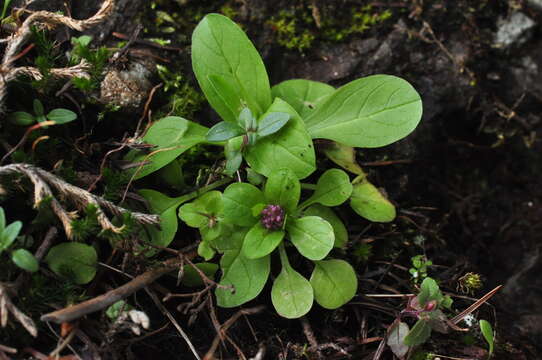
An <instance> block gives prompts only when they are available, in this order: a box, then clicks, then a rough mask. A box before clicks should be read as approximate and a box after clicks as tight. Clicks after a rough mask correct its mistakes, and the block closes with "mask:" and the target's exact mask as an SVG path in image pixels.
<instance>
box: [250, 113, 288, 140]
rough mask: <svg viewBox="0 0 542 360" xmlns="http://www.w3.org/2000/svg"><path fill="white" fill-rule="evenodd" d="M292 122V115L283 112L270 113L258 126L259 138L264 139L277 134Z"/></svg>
mask: <svg viewBox="0 0 542 360" xmlns="http://www.w3.org/2000/svg"><path fill="white" fill-rule="evenodd" d="M288 120H290V114H287V113H282V112H272V113H268V114H267V115H266V116H265V117H264V118H263V119H262V120H260V123H259V124H258V136H259V137H264V136H268V135H271V134H274V133H276V132H277V131H279V130H280V129H282V128H283V127H284V125H286V123H287V122H288Z"/></svg>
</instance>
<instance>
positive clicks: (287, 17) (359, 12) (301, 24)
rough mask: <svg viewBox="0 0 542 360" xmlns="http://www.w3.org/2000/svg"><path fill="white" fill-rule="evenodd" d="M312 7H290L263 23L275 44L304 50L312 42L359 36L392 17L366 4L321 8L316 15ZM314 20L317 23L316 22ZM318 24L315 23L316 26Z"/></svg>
mask: <svg viewBox="0 0 542 360" xmlns="http://www.w3.org/2000/svg"><path fill="white" fill-rule="evenodd" d="M314 14H316V13H315V12H314V8H313V7H312V5H309V4H305V3H304V2H302V3H301V4H298V5H294V6H292V7H291V8H289V9H286V10H281V11H280V12H279V14H278V15H277V16H274V17H272V18H271V19H270V20H269V21H268V22H267V24H268V25H269V26H270V27H271V28H272V30H273V31H274V33H275V37H276V41H277V43H278V44H279V45H281V46H283V47H285V48H287V49H295V50H297V51H300V52H302V51H304V50H306V49H309V48H310V47H311V46H312V45H313V44H314V42H315V41H328V42H340V41H345V40H347V39H348V38H349V37H350V36H352V35H355V34H362V33H364V32H365V31H367V30H369V29H371V28H372V27H373V26H375V25H378V24H380V23H382V22H384V21H386V20H387V19H389V18H390V17H391V16H392V13H391V11H390V10H384V11H380V12H379V11H376V10H374V9H373V8H372V7H371V6H370V5H367V6H363V7H361V8H354V9H352V8H351V7H344V9H338V8H336V6H334V5H323V6H322V7H321V8H318V12H317V14H318V15H314ZM316 19H317V20H316ZM317 21H318V23H317Z"/></svg>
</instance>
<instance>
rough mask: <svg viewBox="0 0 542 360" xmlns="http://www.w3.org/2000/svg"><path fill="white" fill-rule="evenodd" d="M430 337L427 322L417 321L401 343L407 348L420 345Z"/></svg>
mask: <svg viewBox="0 0 542 360" xmlns="http://www.w3.org/2000/svg"><path fill="white" fill-rule="evenodd" d="M430 336H431V326H430V325H429V324H428V323H427V321H425V320H423V319H419V320H418V321H417V322H416V324H414V326H413V327H412V329H410V331H409V332H408V335H407V336H405V338H404V340H403V342H404V343H405V345H408V346H417V345H421V344H423V343H424V342H426V341H427V339H429V337H430Z"/></svg>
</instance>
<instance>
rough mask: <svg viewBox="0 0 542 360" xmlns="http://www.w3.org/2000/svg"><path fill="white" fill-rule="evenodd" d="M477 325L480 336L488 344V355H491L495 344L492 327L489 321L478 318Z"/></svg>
mask: <svg viewBox="0 0 542 360" xmlns="http://www.w3.org/2000/svg"><path fill="white" fill-rule="evenodd" d="M479 325H480V331H481V332H482V336H483V337H484V339H485V340H486V341H487V344H488V346H489V349H488V355H489V357H491V356H492V355H493V349H494V346H495V333H494V332H493V328H492V327H491V324H490V323H489V321H487V320H480V322H479Z"/></svg>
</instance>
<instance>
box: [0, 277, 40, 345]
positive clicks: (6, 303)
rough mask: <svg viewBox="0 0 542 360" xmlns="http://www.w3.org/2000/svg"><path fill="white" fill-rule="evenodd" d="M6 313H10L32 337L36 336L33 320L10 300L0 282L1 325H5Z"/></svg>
mask: <svg viewBox="0 0 542 360" xmlns="http://www.w3.org/2000/svg"><path fill="white" fill-rule="evenodd" d="M8 313H11V314H12V315H13V317H14V318H15V319H16V320H17V321H18V322H20V323H21V325H22V326H23V327H24V328H25V329H26V331H28V332H29V333H30V335H32V336H33V337H36V336H38V329H37V328H36V325H35V324H34V321H32V319H31V318H30V317H28V316H26V315H25V314H24V313H23V312H22V311H21V310H19V308H17V307H16V306H15V305H14V304H13V303H12V302H11V299H10V297H9V294H8V292H7V288H6V287H5V286H4V284H2V283H0V325H1V326H2V327H6V325H7V322H8Z"/></svg>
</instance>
